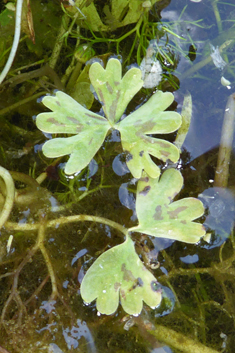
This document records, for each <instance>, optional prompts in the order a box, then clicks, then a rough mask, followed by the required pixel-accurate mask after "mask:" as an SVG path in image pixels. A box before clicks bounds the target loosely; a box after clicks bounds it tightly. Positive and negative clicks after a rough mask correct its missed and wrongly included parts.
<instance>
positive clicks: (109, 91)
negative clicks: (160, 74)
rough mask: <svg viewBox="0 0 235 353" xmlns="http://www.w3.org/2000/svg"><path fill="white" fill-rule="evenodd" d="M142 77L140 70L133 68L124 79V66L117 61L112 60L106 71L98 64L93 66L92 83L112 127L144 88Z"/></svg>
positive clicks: (90, 73) (91, 71)
mask: <svg viewBox="0 0 235 353" xmlns="http://www.w3.org/2000/svg"><path fill="white" fill-rule="evenodd" d="M141 75H142V74H141V71H140V70H139V69H138V68H132V69H130V70H128V71H127V73H126V74H125V75H124V77H123V78H122V65H121V63H120V61H119V60H117V59H110V60H109V61H108V63H107V65H106V68H105V69H104V68H103V67H102V66H101V65H100V63H98V62H95V63H94V64H92V65H91V68H90V71H89V76H90V80H91V83H92V85H93V87H94V89H95V91H96V93H97V95H98V98H99V100H100V102H101V103H102V104H103V110H104V113H105V116H106V117H107V119H108V120H109V122H110V124H111V125H112V126H113V125H114V123H116V122H117V121H118V120H119V119H120V118H121V116H122V114H123V113H124V111H125V109H126V107H127V105H128V103H129V102H130V100H131V99H132V98H133V97H134V95H135V94H136V93H137V92H138V91H139V90H140V89H141V87H142V86H143V81H142V79H141Z"/></svg>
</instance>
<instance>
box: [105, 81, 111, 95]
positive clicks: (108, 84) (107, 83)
mask: <svg viewBox="0 0 235 353" xmlns="http://www.w3.org/2000/svg"><path fill="white" fill-rule="evenodd" d="M106 87H107V90H108V91H109V93H110V94H113V87H112V86H111V85H110V83H109V82H106Z"/></svg>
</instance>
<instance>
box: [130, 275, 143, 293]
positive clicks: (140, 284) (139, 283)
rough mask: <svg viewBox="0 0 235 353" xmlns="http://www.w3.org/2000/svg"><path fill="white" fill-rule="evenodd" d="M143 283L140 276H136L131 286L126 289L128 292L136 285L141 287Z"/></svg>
mask: <svg viewBox="0 0 235 353" xmlns="http://www.w3.org/2000/svg"><path fill="white" fill-rule="evenodd" d="M143 285H144V282H143V280H142V279H141V278H140V277H138V278H137V279H136V280H135V282H134V284H133V285H132V286H131V288H129V289H128V292H131V291H132V290H134V289H136V288H137V287H143Z"/></svg>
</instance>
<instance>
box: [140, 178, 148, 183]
mask: <svg viewBox="0 0 235 353" xmlns="http://www.w3.org/2000/svg"><path fill="white" fill-rule="evenodd" d="M139 181H145V182H146V183H147V182H148V181H149V177H145V178H140V179H139Z"/></svg>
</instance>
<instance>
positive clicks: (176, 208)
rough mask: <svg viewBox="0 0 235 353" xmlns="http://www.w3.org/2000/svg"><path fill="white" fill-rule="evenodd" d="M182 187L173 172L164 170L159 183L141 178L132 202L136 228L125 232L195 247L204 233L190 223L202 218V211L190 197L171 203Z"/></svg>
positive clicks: (176, 174)
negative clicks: (137, 222) (176, 241)
mask: <svg viewBox="0 0 235 353" xmlns="http://www.w3.org/2000/svg"><path fill="white" fill-rule="evenodd" d="M182 186H183V177H182V175H181V173H180V172H179V171H178V170H175V169H173V168H171V169H168V170H166V171H165V172H164V173H163V174H162V176H161V179H160V181H159V180H158V179H153V178H149V177H148V176H145V177H142V178H141V179H140V181H139V182H138V186H137V199H136V213H137V217H138V220H139V225H138V226H137V227H133V228H131V229H129V230H130V231H135V232H139V233H145V234H148V235H152V236H155V237H159V238H169V239H174V240H179V241H184V242H186V243H197V242H198V241H199V240H200V238H201V237H202V236H204V235H205V229H204V227H203V226H202V225H201V224H200V223H195V222H192V221H193V220H194V219H196V218H198V217H200V216H202V215H203V213H204V207H203V204H202V202H201V201H200V200H198V199H195V198H193V197H187V198H184V199H182V200H179V201H175V202H172V201H173V199H174V197H175V196H176V195H177V194H178V193H179V192H180V190H181V188H182ZM143 205H144V206H143Z"/></svg>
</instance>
